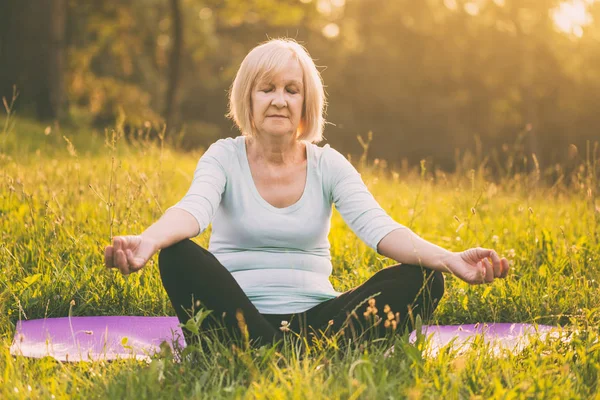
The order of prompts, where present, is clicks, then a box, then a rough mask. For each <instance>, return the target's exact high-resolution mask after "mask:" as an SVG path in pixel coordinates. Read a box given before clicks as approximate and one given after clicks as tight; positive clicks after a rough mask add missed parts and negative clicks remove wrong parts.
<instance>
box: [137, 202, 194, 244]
mask: <svg viewBox="0 0 600 400" xmlns="http://www.w3.org/2000/svg"><path fill="white" fill-rule="evenodd" d="M198 231H200V226H199V225H198V221H197V220H196V218H194V216H193V215H192V214H190V213H189V212H187V211H185V210H182V209H180V208H170V209H168V210H167V211H166V212H165V213H164V214H163V216H162V217H160V219H159V220H158V221H156V222H155V223H154V224H152V225H151V226H150V227H148V228H147V229H146V230H145V231H144V232H143V233H142V234H141V235H140V236H141V237H142V238H144V239H148V240H150V241H152V242H153V243H154V244H155V247H156V251H158V250H160V249H164V248H165V247H169V246H171V245H172V244H175V243H177V242H181V241H182V240H184V239H189V238H192V237H194V236H196V235H197V234H198Z"/></svg>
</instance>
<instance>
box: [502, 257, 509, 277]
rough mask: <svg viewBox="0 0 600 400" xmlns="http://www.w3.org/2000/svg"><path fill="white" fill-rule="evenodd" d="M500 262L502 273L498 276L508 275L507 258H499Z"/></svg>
mask: <svg viewBox="0 0 600 400" xmlns="http://www.w3.org/2000/svg"><path fill="white" fill-rule="evenodd" d="M500 262H501V264H502V273H501V274H500V278H506V275H508V269H509V268H510V267H509V264H508V260H507V259H506V258H503V259H502V260H500Z"/></svg>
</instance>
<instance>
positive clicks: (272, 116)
mask: <svg viewBox="0 0 600 400" xmlns="http://www.w3.org/2000/svg"><path fill="white" fill-rule="evenodd" d="M267 118H287V117H286V116H285V115H269V116H268V117H267Z"/></svg>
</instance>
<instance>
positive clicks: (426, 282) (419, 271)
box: [380, 264, 445, 301]
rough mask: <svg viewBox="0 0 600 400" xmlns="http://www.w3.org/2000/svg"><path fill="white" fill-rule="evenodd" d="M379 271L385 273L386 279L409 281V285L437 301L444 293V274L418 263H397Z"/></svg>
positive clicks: (404, 282) (403, 282) (401, 281)
mask: <svg viewBox="0 0 600 400" xmlns="http://www.w3.org/2000/svg"><path fill="white" fill-rule="evenodd" d="M380 272H384V273H385V274H386V276H385V278H386V279H393V280H394V281H396V282H399V283H402V284H406V283H410V286H411V287H414V288H415V289H417V290H420V291H422V292H424V293H423V294H424V295H425V296H426V297H428V298H430V299H431V300H437V301H439V300H440V299H441V298H442V296H443V295H444V290H445V282H444V275H443V274H442V273H441V272H440V271H433V270H431V269H429V268H424V267H421V266H419V265H410V264H398V265H394V266H392V267H388V268H385V269H383V270H381V271H380ZM421 289H422V290H421Z"/></svg>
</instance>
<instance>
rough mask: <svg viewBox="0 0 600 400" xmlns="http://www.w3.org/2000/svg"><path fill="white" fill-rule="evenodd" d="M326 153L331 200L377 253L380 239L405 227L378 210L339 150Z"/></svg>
mask: <svg viewBox="0 0 600 400" xmlns="http://www.w3.org/2000/svg"><path fill="white" fill-rule="evenodd" d="M328 150H329V151H328V153H329V154H328V159H329V160H328V161H329V162H328V164H329V171H328V174H330V175H331V178H330V180H329V182H330V193H331V200H332V202H333V203H334V204H335V208H336V209H337V210H338V211H339V213H340V214H341V215H342V218H343V219H344V221H345V222H346V224H348V226H350V228H351V229H352V231H353V232H354V233H355V234H356V235H357V236H358V237H359V238H360V239H361V240H362V241H364V242H365V243H366V244H367V245H368V246H369V247H371V248H372V249H374V250H375V251H377V245H378V244H379V242H380V241H381V239H383V238H384V237H385V236H386V235H387V234H388V233H390V232H391V231H393V230H396V229H401V228H404V226H403V225H401V224H399V223H398V222H396V221H394V220H393V219H392V218H391V217H390V216H389V215H388V214H387V213H386V212H385V211H384V210H383V209H382V208H381V206H380V205H379V203H377V201H376V200H375V198H374V197H373V195H372V194H371V192H369V189H368V188H367V186H366V185H365V184H364V182H363V180H362V178H361V176H360V174H359V173H358V171H357V170H356V169H355V168H354V166H353V165H352V164H350V162H349V161H348V160H347V159H346V158H345V157H344V156H343V155H342V154H340V153H339V152H338V151H336V150H334V149H331V148H329V149H328Z"/></svg>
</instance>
